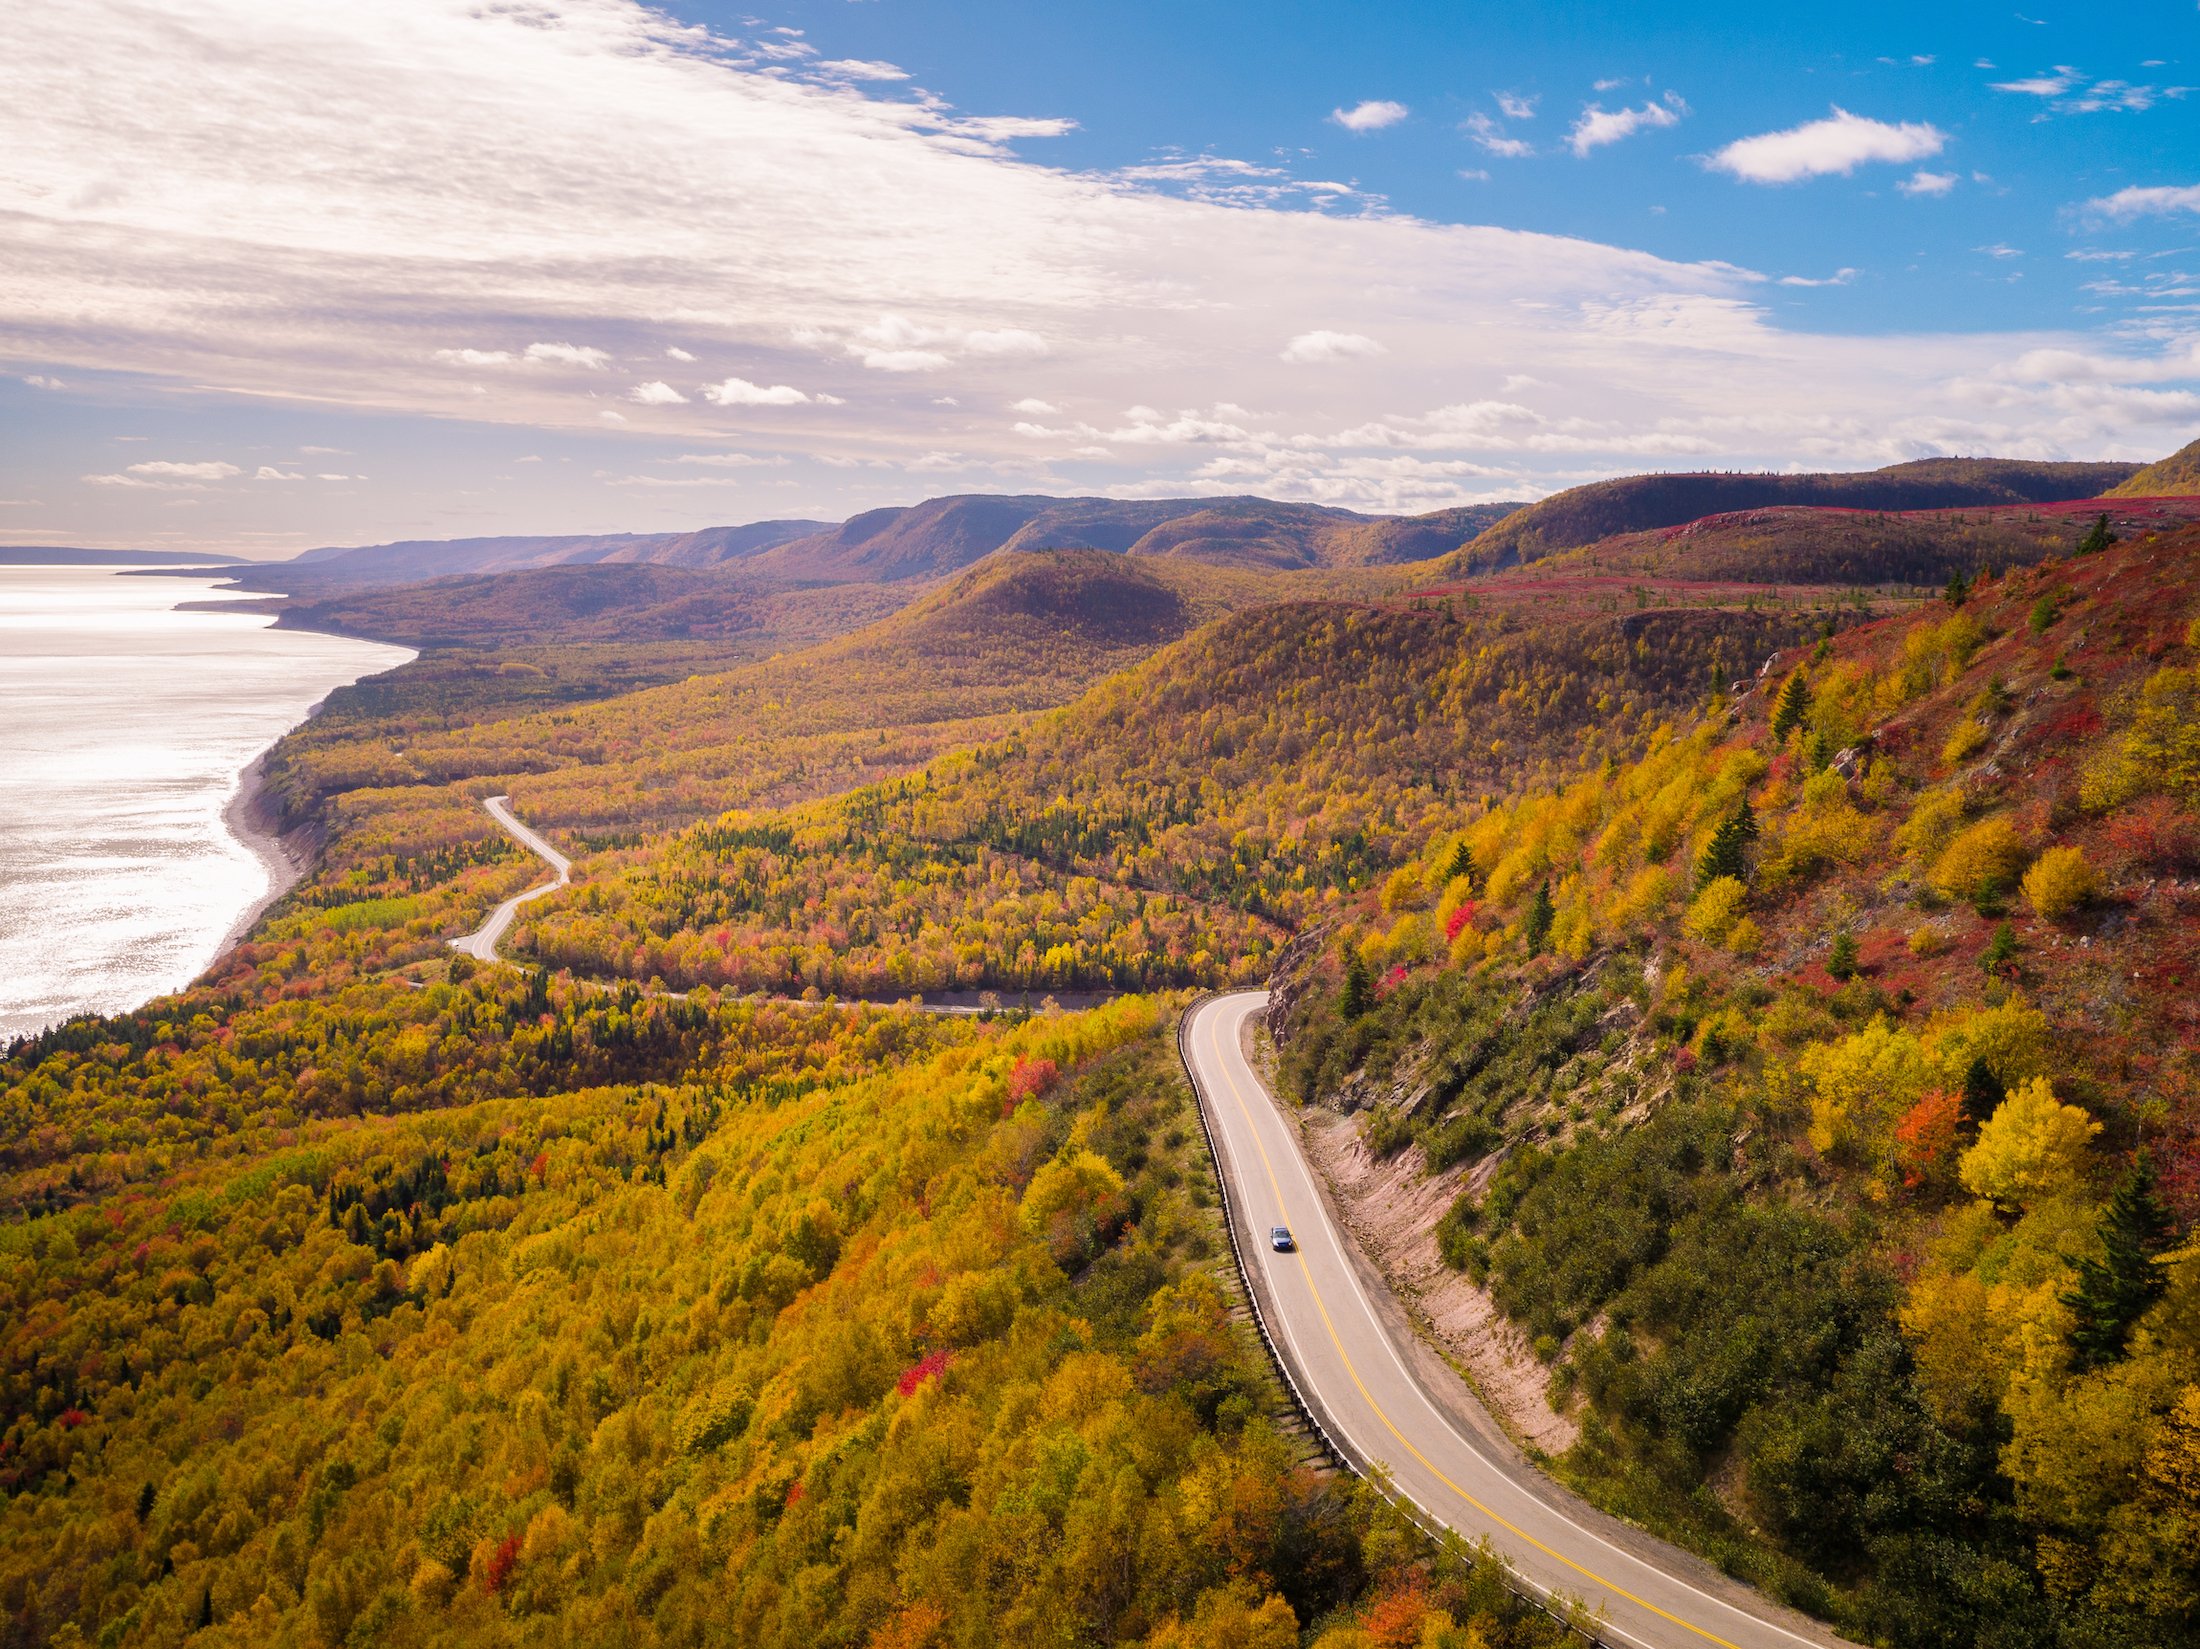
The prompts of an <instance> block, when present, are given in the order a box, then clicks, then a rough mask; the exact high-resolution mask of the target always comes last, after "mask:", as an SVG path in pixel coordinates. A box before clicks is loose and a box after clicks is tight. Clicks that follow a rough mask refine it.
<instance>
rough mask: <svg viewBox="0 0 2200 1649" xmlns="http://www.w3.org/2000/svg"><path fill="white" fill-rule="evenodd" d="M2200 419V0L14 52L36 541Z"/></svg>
mask: <svg viewBox="0 0 2200 1649" xmlns="http://www.w3.org/2000/svg"><path fill="white" fill-rule="evenodd" d="M2195 435H2200V10H2196V8H2195V4H2194V0H2176V3H2168V0H2164V3H2155V0H2119V3H2117V4H2114V5H2101V4H2098V3H2095V4H2092V5H2088V6H2086V7H2083V8H2080V7H2075V6H2072V7H2061V6H2056V5H2048V4H2045V3H2044V0H2042V4H2041V6H2040V9H2039V10H2038V11H2037V13H2036V14H2034V13H2032V12H2019V11H2015V10H2011V9H2008V8H2007V7H2004V6H1998V5H1985V4H1980V5H1969V4H1943V5H1937V6H1931V7H1926V6H1918V5H1915V4H1910V5H1905V6H1894V5H1886V4H1873V3H1869V0H1864V3H1857V4H1844V5H1789V6H1766V5H1764V4H1762V0H1756V3H1753V4H1749V5H1740V4H1732V3H1729V0H1694V3H1689V4H1669V3H1653V0H1635V3H1629V4H1616V3H1615V4H1565V5H1551V4H1541V5H1539V4H1534V3H1518V0H1516V3H1513V4H1508V5H1503V6H1498V5H1484V4H1451V5H1437V4H1423V3H1417V0H1393V3H1390V4H1386V5H1384V6H1381V7H1371V6H1366V5H1351V6H1347V5H1342V4H1314V3H1308V0H1257V3H1256V0H1245V3H1239V0H1227V3H1224V0H1216V3H1199V0H1174V3H1171V4H1158V3H1148V0H1111V3H1109V4H1105V5H1102V4H1088V3H1082V0H1054V3H1050V4H1046V5H1032V4H1030V3H1029V0H1017V3H1013V4H1012V3H1007V0H956V3H948V0H786V3H785V4H782V5H779V6H777V7H775V8H768V9H765V10H760V11H753V12H752V11H748V10H742V9H736V8H730V7H726V6H722V5H717V4H711V3H702V0H682V3H679V4H674V5H671V6H668V7H664V8H654V9H653V8H648V7H644V6H640V5H636V4H633V3H631V0H497V3H491V4H483V3H480V0H376V3H375V4H373V5H370V6H338V5H322V4H308V5H301V4H298V3H297V0H72V3H71V4H69V5H66V6H62V5H44V6H39V5H31V6H13V7H5V8H0V544H54V543H60V544H86V545H102V546H117V547H146V548H188V549H193V550H219V551H221V552H223V553H233V554H243V555H255V556H276V555H287V554H290V553H293V552H295V551H296V550H299V549H303V548H306V547H309V546H313V545H320V544H332V543H367V542H377V541H382V540H388V539H397V538H432V537H463V536H473V535H481V534H493V533H558V532H573V533H594V532H607V531H622V530H623V531H671V530H680V529H686V528H692V527H699V526H705V525H713V524H723V523H729V522H738V521H748V520H760V519H770V518H785V517H805V518H813V519H826V520H837V519H840V518H842V517H844V516H846V515H849V514H851V513H854V512H855V511H857V510H861V509H867V508H871V507H874V506H877V505H880V504H887V503H907V502H914V501H916V500H918V499H921V498H924V497H928V496H934V495H937V494H941V493H954V492H1004V491H1005V492H1044V493H1056V494H1062V493H1097V494H1107V495H1113V496H1131V497H1155V496H1183V495H1195V494H1223V493H1258V494H1263V495H1266V496H1270V497H1280V498H1291V499H1303V500H1311V501H1315V502H1321V503H1329V504H1335V505H1339V506H1343V507H1346V508H1351V509H1358V510H1365V511H1371V512H1404V511H1419V510H1425V509H1432V508H1437V507H1441V506H1444V505H1448V504H1456V503H1465V502H1475V501H1486V500H1493V499H1508V498H1511V499H1521V498H1533V497H1538V496H1542V495H1544V494H1546V493H1549V492H1552V491H1554V490H1557V489H1559V488H1561V487H1565V486H1569V485H1572V484H1575V483H1577V482H1579V481H1582V480H1586V479H1591V478H1594V477H1597V476H1603V475H1610V474H1616V473H1627V472H1633V471H1639V470H1645V469H1781V470H1788V469H1819V468H1830V469H1849V468H1868V467H1872V466H1876V465H1879V464H1884V463H1890V462H1897V461H1900V460H1904V459H1910V458H1918V457H1927V456H1935V455H1940V454H1989V453H1991V454H1999V455H2005V456H2017V457H2038V458H2060V457H2071V458H2131V459H2146V458H2152V457H2156V456H2159V455H2161V454H2162V453H2165V452H2167V451H2170V450H2172V449H2174V448H2176V447H2179V446H2181V445H2183V444H2184V443H2185V442H2187V441H2188V440H2191V439H2192V438H2193V437H2194V436H2195Z"/></svg>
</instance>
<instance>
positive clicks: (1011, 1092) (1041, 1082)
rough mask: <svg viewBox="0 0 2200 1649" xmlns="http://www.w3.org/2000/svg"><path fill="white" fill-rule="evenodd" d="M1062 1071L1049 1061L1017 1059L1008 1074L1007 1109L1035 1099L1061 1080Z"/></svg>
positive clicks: (1012, 1108)
mask: <svg viewBox="0 0 2200 1649" xmlns="http://www.w3.org/2000/svg"><path fill="white" fill-rule="evenodd" d="M1061 1077H1062V1069H1061V1067H1060V1066H1059V1065H1057V1064H1055V1063H1054V1061H1053V1060H1051V1059H1019V1060H1017V1061H1016V1064H1015V1066H1014V1067H1013V1068H1012V1069H1011V1070H1010V1071H1009V1073H1008V1108H1009V1109H1010V1110H1014V1109H1015V1108H1016V1107H1017V1106H1019V1105H1021V1104H1022V1103H1023V1102H1024V1101H1025V1100H1027V1099H1037V1098H1039V1097H1040V1096H1041V1095H1043V1094H1045V1093H1047V1092H1049V1091H1050V1090H1051V1089H1052V1088H1053V1087H1054V1085H1055V1083H1057V1082H1058V1081H1060V1080H1061Z"/></svg>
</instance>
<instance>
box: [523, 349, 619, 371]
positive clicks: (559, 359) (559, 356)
mask: <svg viewBox="0 0 2200 1649" xmlns="http://www.w3.org/2000/svg"><path fill="white" fill-rule="evenodd" d="M527 359H528V360H530V361H533V362H535V363H536V364H538V365H542V366H579V367H586V368H587V369H588V370H589V371H591V372H595V371H598V370H600V369H601V368H603V367H605V366H608V365H609V364H610V362H611V357H610V355H608V354H607V353H605V352H604V351H603V350H600V349H591V348H590V347H589V346H588V345H586V344H529V345H528V346H527Z"/></svg>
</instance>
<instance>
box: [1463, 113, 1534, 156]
mask: <svg viewBox="0 0 2200 1649" xmlns="http://www.w3.org/2000/svg"><path fill="white" fill-rule="evenodd" d="M1459 129H1460V130H1461V131H1462V132H1465V133H1466V134H1467V136H1469V137H1471V138H1473V139H1474V141H1475V142H1476V143H1477V144H1479V145H1480V146H1481V147H1482V148H1483V149H1485V150H1486V151H1488V152H1489V153H1490V154H1493V155H1502V156H1504V157H1505V158H1506V159H1507V160H1519V159H1521V158H1522V157H1523V156H1526V155H1532V154H1534V153H1535V145H1534V144H1532V143H1530V142H1528V141H1527V140H1526V139H1524V138H1517V137H1507V136H1506V135H1505V128H1504V127H1502V126H1500V125H1498V123H1497V122H1496V121H1494V120H1492V119H1491V118H1490V117H1489V116H1488V115H1486V114H1484V113H1482V111H1481V110H1479V109H1477V110H1475V112H1474V113H1473V114H1471V115H1469V116H1467V118H1466V119H1464V120H1462V121H1461V122H1460V123H1459Z"/></svg>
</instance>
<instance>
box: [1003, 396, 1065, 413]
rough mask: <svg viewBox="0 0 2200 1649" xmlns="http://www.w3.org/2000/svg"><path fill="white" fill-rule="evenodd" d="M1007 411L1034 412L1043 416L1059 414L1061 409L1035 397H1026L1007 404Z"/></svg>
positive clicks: (1050, 402)
mask: <svg viewBox="0 0 2200 1649" xmlns="http://www.w3.org/2000/svg"><path fill="white" fill-rule="evenodd" d="M1008 410H1009V411H1011V412H1034V413H1039V414H1041V415H1042V416H1044V415H1050V414H1053V413H1057V412H1060V411H1061V410H1062V409H1061V408H1060V407H1058V406H1056V405H1055V404H1054V403H1053V402H1052V401H1042V400H1040V399H1039V397H1038V396H1036V395H1026V396H1025V397H1024V398H1023V399H1022V400H1021V401H1011V402H1009V404H1008Z"/></svg>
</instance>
